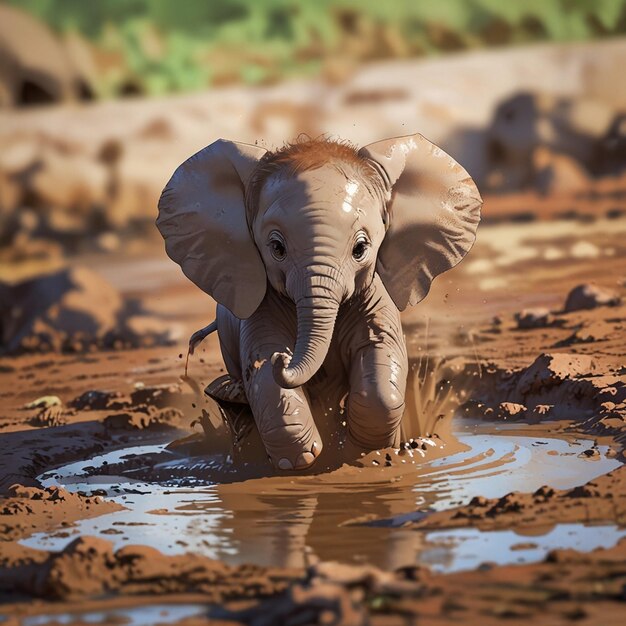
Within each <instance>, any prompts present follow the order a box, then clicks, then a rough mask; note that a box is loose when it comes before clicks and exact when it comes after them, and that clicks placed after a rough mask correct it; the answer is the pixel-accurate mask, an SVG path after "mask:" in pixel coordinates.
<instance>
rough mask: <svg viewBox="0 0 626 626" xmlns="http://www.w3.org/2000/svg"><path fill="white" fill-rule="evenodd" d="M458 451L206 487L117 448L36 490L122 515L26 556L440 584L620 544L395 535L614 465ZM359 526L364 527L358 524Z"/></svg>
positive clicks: (557, 536)
mask: <svg viewBox="0 0 626 626" xmlns="http://www.w3.org/2000/svg"><path fill="white" fill-rule="evenodd" d="M522 430H523V429H522ZM481 431H482V432H481ZM518 431H519V429H518ZM458 437H459V440H460V442H461V443H462V444H463V445H464V446H466V450H465V451H464V452H459V453H456V454H452V455H450V456H446V457H444V458H442V459H438V460H435V461H432V462H430V463H429V462H425V463H423V464H419V465H417V466H413V467H411V469H410V470H409V471H408V472H407V470H406V468H404V467H402V466H399V467H397V468H394V471H388V472H385V473H384V475H382V476H381V472H380V471H379V470H378V469H377V468H374V467H366V468H359V469H355V468H347V467H346V468H343V469H339V470H336V471H334V472H331V473H329V474H326V475H324V476H322V477H318V476H315V477H306V478H305V477H297V476H293V477H289V478H288V479H285V478H280V477H276V478H271V479H259V480H248V481H245V482H244V483H241V484H230V485H219V484H216V483H215V482H213V481H210V480H206V479H205V478H203V475H206V471H207V467H211V465H214V466H215V465H219V462H220V461H219V460H218V459H211V458H210V457H208V458H207V457H206V456H202V457H195V458H194V457H191V458H186V457H183V456H180V455H177V454H175V453H172V452H168V451H167V449H166V445H165V444H161V445H151V446H134V447H131V448H125V449H124V448H123V449H120V450H116V451H114V452H110V453H108V454H104V455H98V456H95V457H92V458H89V459H86V460H84V461H80V462H76V463H71V464H69V465H65V466H63V467H60V468H57V469H55V470H54V471H52V472H47V473H45V474H44V475H43V476H40V477H39V480H40V482H41V484H42V485H44V486H46V487H48V486H52V485H59V486H62V487H65V488H67V489H69V490H70V491H82V492H86V493H95V494H98V495H102V496H103V497H106V498H107V499H110V500H111V501H113V502H116V503H117V504H119V505H121V506H122V507H124V510H118V511H115V512H113V513H110V514H107V515H102V516H99V517H97V518H92V519H88V520H84V521H79V522H77V523H76V524H75V525H74V526H73V527H72V528H71V529H65V530H64V531H63V532H62V533H58V532H54V531H53V532H48V533H36V534H35V535H33V536H32V537H30V538H28V539H26V540H24V541H23V542H22V543H23V544H24V545H26V546H29V547H33V548H39V549H44V550H62V549H63V548H64V547H65V546H66V545H67V544H69V543H70V542H71V541H72V540H73V539H74V538H75V537H76V536H78V535H92V536H99V537H102V538H103V539H108V540H109V541H112V543H113V545H114V546H115V547H116V548H118V547H123V546H124V545H129V544H137V543H142V544H145V545H149V546H151V547H153V548H156V549H158V550H161V551H162V552H163V553H165V554H177V553H180V554H182V553H185V552H187V551H193V552H194V553H196V554H202V555H205V556H207V557H210V558H214V559H220V560H222V561H224V562H225V563H228V564H233V565H237V564H242V563H254V564H257V565H262V566H267V567H305V566H306V565H307V563H309V562H311V560H312V559H319V560H329V559H337V560H339V561H342V562H354V563H368V564H371V565H378V566H380V567H384V568H386V569H397V568H399V567H405V566H409V565H415V564H417V563H427V564H429V565H431V566H432V567H434V568H435V569H436V570H437V571H454V570H459V569H472V568H474V567H476V566H477V565H479V564H480V563H482V562H483V561H494V562H498V563H514V562H525V561H536V560H539V559H540V558H542V556H544V554H545V553H546V552H547V551H548V549H552V548H569V547H578V548H581V547H582V548H584V549H585V550H592V549H594V548H596V547H598V546H604V547H608V546H610V545H613V544H615V543H616V541H617V540H618V539H619V538H620V537H621V536H623V535H624V534H626V530H624V531H622V530H619V529H618V528H616V527H615V526H614V525H609V526H594V527H586V526H584V525H582V524H567V525H562V526H557V527H549V528H544V529H539V530H537V529H535V530H534V531H533V532H532V533H531V537H532V541H528V540H527V538H526V539H525V534H524V529H523V528H521V529H514V530H512V531H493V532H491V533H489V532H480V531H472V530H468V529H456V530H451V531H434V532H426V531H420V532H416V531H414V530H411V529H404V528H403V525H404V524H405V523H406V522H407V521H412V520H415V519H420V518H422V517H424V516H426V515H428V512H429V511H431V510H445V509H449V508H451V507H453V506H455V505H457V504H461V503H464V502H466V501H469V500H471V499H472V498H473V497H474V496H484V497H487V498H499V497H501V496H504V495H505V494H507V493H509V492H511V491H535V490H536V489H538V488H539V487H541V486H542V485H549V486H551V487H554V488H557V489H567V488H571V487H574V486H576V485H580V484H584V483H586V482H588V481H589V480H591V479H593V478H596V477H597V476H601V475H602V474H605V473H607V472H609V471H610V470H612V469H615V468H616V467H618V466H619V465H620V462H619V461H617V460H616V459H610V458H607V457H606V456H605V455H606V452H607V447H606V446H600V447H599V448H598V452H599V455H598V458H597V459H596V460H594V461H589V460H588V459H587V458H586V457H584V455H583V454H582V452H583V451H584V450H588V449H589V448H591V447H593V444H594V442H593V440H590V439H581V438H568V440H565V439H561V438H556V437H554V436H548V437H545V436H544V437H537V436H535V437H533V436H523V435H520V434H518V433H517V432H516V433H514V434H508V433H507V430H506V429H504V428H499V427H498V428H497V429H496V432H494V429H493V427H486V426H485V425H482V426H481V425H479V426H476V427H473V428H472V429H469V428H465V429H464V430H463V431H461V432H459V433H458ZM111 468H114V469H111ZM153 469H154V470H158V474H159V476H163V473H164V472H165V473H167V472H168V470H169V469H172V470H175V471H173V472H172V476H171V478H170V479H161V481H160V482H153V481H150V482H146V481H145V479H139V480H138V479H137V478H134V476H136V475H137V474H141V475H142V476H146V475H148V476H149V475H150V473H151V471H152V470H153ZM181 483H183V484H184V486H181ZM355 512H358V514H357V515H356V517H357V520H356V521H355ZM368 518H371V520H372V521H370V522H365V521H359V520H364V519H368ZM373 520H376V521H373ZM542 530H543V532H542ZM524 543H526V544H527V545H525V546H524Z"/></svg>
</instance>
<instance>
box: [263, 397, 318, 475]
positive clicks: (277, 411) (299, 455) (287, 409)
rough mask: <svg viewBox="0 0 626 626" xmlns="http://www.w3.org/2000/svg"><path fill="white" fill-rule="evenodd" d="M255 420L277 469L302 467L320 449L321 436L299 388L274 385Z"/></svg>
mask: <svg viewBox="0 0 626 626" xmlns="http://www.w3.org/2000/svg"><path fill="white" fill-rule="evenodd" d="M276 392H277V393H276V395H273V397H272V398H271V399H267V401H265V402H263V410H261V411H260V412H258V413H257V412H255V420H256V423H257V427H258V429H259V433H260V435H261V439H262V440H263V444H264V445H265V449H266V451H267V454H268V456H269V459H270V461H271V462H272V464H273V465H274V467H275V468H277V469H280V470H285V471H289V470H303V469H306V468H307V467H310V466H311V465H313V463H314V462H315V460H316V459H317V457H318V456H319V454H320V452H321V451H322V439H321V437H320V434H319V431H318V430H317V426H316V425H315V422H314V421H313V416H312V415H311V410H310V408H309V405H308V401H307V399H306V397H305V396H304V393H303V391H302V390H301V389H282V388H280V387H277V388H276Z"/></svg>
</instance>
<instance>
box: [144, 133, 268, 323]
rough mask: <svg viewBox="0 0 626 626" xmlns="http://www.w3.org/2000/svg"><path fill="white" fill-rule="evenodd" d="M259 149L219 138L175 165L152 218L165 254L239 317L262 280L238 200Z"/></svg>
mask: <svg viewBox="0 0 626 626" xmlns="http://www.w3.org/2000/svg"><path fill="white" fill-rule="evenodd" d="M264 153H265V150H264V149H263V148H259V147H257V146H252V145H249V144H243V143H234V142H232V141H225V140H224V139H219V140H218V141H216V142H215V143H212V144H211V145H210V146H207V147H206V148H204V149H203V150H200V152H198V153H196V154H194V155H193V156H192V157H190V158H189V159H187V160H186V161H185V162H184V163H183V164H182V165H180V166H179V167H178V169H177V170H176V171H175V172H174V175H173V176H172V178H171V179H170V181H169V183H167V186H166V187H165V189H164V190H163V193H162V194H161V198H160V200H159V216H158V218H157V222H156V223H157V226H158V228H159V230H160V231H161V235H163V238H164V239H165V249H166V251H167V254H168V255H169V257H170V258H171V259H172V260H174V261H176V263H178V264H179V265H180V266H181V268H182V270H183V272H184V274H185V276H187V278H189V279H190V280H191V281H193V282H194V283H195V284H196V285H198V287H200V289H202V290H203V291H205V292H206V293H208V294H209V295H210V296H212V297H213V298H214V299H215V300H216V301H217V302H219V303H220V304H223V305H224V306H225V307H226V308H228V309H229V310H230V311H232V313H233V314H234V315H236V316H237V317H239V318H241V319H245V318H246V317H249V316H250V315H252V313H254V311H255V310H256V308H257V307H258V306H259V304H260V303H261V300H263V296H264V295H265V288H266V283H267V278H266V273H265V266H264V265H263V262H262V260H261V256H260V254H259V251H258V250H257V248H256V246H255V244H254V241H253V239H252V235H251V234H250V231H249V229H248V223H247V220H246V207H245V200H244V197H245V184H246V181H247V180H248V178H249V177H250V175H251V173H252V171H253V170H254V168H255V166H256V164H257V162H258V160H259V159H260V158H261V157H262V156H263V154H264Z"/></svg>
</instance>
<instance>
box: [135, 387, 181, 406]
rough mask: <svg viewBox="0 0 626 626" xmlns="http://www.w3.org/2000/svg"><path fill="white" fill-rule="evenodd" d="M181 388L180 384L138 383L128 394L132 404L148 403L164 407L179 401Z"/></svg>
mask: <svg viewBox="0 0 626 626" xmlns="http://www.w3.org/2000/svg"><path fill="white" fill-rule="evenodd" d="M181 395H182V389H181V386H180V385H150V386H147V387H146V386H145V385H140V386H137V387H136V388H135V389H134V390H133V392H132V393H131V394H130V401H131V404H132V405H133V406H138V405H144V404H145V405H148V406H156V407H160V408H164V407H166V406H171V405H173V404H176V403H177V402H179V401H180V398H181Z"/></svg>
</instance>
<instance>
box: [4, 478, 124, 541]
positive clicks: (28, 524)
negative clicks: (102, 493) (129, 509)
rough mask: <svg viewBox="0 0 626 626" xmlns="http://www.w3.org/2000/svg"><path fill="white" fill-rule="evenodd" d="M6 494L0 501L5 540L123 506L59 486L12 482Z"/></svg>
mask: <svg viewBox="0 0 626 626" xmlns="http://www.w3.org/2000/svg"><path fill="white" fill-rule="evenodd" d="M8 494H9V497H8V498H5V499H2V500H0V534H2V537H3V539H4V540H5V541H8V540H10V539H18V538H22V537H24V536H27V535H29V534H31V533H32V532H35V531H43V530H50V529H52V528H55V527H57V526H59V525H60V524H62V523H63V524H64V525H65V524H69V522H71V521H73V520H78V519H85V518H88V517H96V516H97V515H103V514H104V513H111V512H113V511H118V510H120V509H121V508H123V507H121V506H120V505H119V504H115V503H114V502H106V501H104V500H103V499H102V498H101V497H99V496H93V497H89V496H83V495H80V494H77V493H70V492H69V491H66V490H65V489H63V488H62V487H46V488H45V489H40V488H38V487H24V486H23V485H13V486H12V487H10V488H9V492H8Z"/></svg>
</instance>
